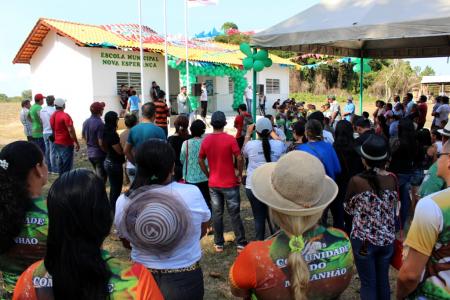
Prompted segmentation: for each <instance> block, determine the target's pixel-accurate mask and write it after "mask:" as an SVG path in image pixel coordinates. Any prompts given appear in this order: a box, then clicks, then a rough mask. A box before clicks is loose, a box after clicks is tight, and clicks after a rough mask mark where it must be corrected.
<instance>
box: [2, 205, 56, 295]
mask: <svg viewBox="0 0 450 300" xmlns="http://www.w3.org/2000/svg"><path fill="white" fill-rule="evenodd" d="M47 233H48V214H47V201H46V200H45V199H44V198H42V197H40V198H36V199H33V200H32V206H31V208H30V210H29V211H28V212H27V213H26V215H25V220H24V226H23V227H22V230H21V231H20V233H19V235H18V236H17V237H16V238H15V245H14V246H13V247H11V249H9V250H8V251H7V252H5V253H3V254H1V255H0V271H1V273H2V275H3V280H4V284H5V286H6V287H5V290H6V291H7V292H12V291H13V290H14V286H15V285H16V281H17V279H18V278H19V275H20V274H22V272H23V271H25V269H26V268H28V266H30V265H31V264H32V263H34V262H36V261H37V260H40V259H42V258H43V257H44V256H45V250H46V248H47ZM0 290H1V287H0ZM0 296H1V295H0ZM0 298H1V297H0Z"/></svg>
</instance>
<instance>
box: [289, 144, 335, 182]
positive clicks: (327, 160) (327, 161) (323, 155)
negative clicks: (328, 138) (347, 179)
mask: <svg viewBox="0 0 450 300" xmlns="http://www.w3.org/2000/svg"><path fill="white" fill-rule="evenodd" d="M295 150H300V151H305V152H307V153H309V154H311V155H314V156H315V157H317V158H318V159H319V160H320V161H321V162H322V164H323V166H324V168H325V173H326V174H327V175H328V176H329V177H330V178H332V179H333V180H335V179H336V176H337V175H338V174H339V173H341V165H340V163H339V159H338V157H337V154H336V151H334V148H333V146H331V145H330V144H329V143H327V142H324V141H319V142H308V143H306V144H300V145H298V146H297V147H295ZM299 171H301V170H299Z"/></svg>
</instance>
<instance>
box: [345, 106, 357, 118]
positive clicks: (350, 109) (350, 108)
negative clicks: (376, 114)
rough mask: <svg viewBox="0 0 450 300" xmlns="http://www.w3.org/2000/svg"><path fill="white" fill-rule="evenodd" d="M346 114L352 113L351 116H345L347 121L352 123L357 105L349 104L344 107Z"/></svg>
mask: <svg viewBox="0 0 450 300" xmlns="http://www.w3.org/2000/svg"><path fill="white" fill-rule="evenodd" d="M344 113H350V115H347V116H345V119H346V120H347V121H349V122H350V121H351V119H352V115H353V114H354V113H355V104H353V103H347V104H346V105H345V107H344Z"/></svg>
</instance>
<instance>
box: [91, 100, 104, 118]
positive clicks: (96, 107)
mask: <svg viewBox="0 0 450 300" xmlns="http://www.w3.org/2000/svg"><path fill="white" fill-rule="evenodd" d="M103 109H105V102H94V103H92V104H91V113H93V114H95V115H98V114H99V113H101V112H102V110H103Z"/></svg>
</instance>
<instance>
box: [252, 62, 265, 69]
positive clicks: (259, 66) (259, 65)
mask: <svg viewBox="0 0 450 300" xmlns="http://www.w3.org/2000/svg"><path fill="white" fill-rule="evenodd" d="M263 69H264V63H263V62H262V61H260V60H255V62H254V63H253V70H255V72H261V71H262V70H263Z"/></svg>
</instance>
